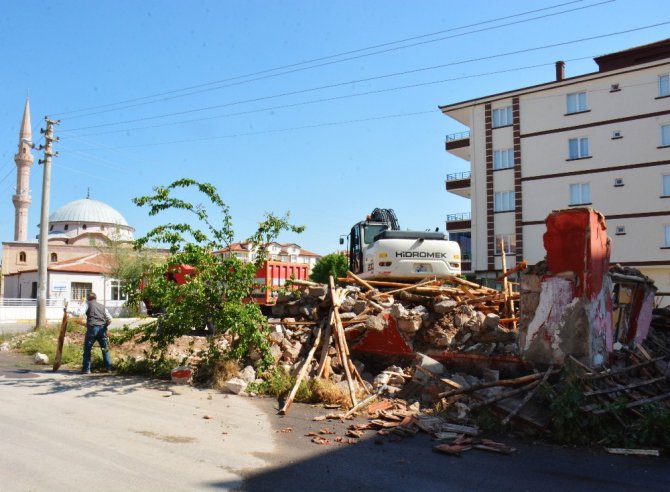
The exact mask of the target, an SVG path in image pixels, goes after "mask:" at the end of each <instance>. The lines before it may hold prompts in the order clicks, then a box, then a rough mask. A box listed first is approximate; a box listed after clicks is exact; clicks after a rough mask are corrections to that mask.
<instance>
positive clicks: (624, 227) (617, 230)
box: [616, 226, 626, 236]
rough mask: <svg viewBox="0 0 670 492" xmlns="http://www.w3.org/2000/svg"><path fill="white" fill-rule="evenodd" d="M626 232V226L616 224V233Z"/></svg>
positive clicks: (620, 234) (623, 233) (619, 234)
mask: <svg viewBox="0 0 670 492" xmlns="http://www.w3.org/2000/svg"><path fill="white" fill-rule="evenodd" d="M625 234H626V226H616V235H617V236H623V235H625Z"/></svg>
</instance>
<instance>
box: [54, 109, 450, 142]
mask: <svg viewBox="0 0 670 492" xmlns="http://www.w3.org/2000/svg"><path fill="white" fill-rule="evenodd" d="M436 113H437V111H436V110H435V109H431V110H429V111H415V112H412V113H398V114H390V115H383V116H372V117H369V118H360V119H352V120H344V121H331V122H327V123H317V124H314V125H303V126H294V127H289V128H278V129H275V130H263V131H258V132H245V133H233V134H229V135H218V136H215V137H200V138H191V139H183V140H170V141H165V142H153V143H147V144H137V145H122V146H118V147H108V149H107V150H116V149H133V148H139V147H156V146H159V145H171V144H178V143H192V142H202V141H206V140H221V139H225V138H238V137H248V136H253V135H267V134H272V133H284V132H290V131H296V130H307V129H312V128H321V127H326V126H339V125H348V124H351V123H365V122H367V121H378V120H386V119H392V118H404V117H408V116H418V115H425V114H436ZM93 150H100V149H99V148H95V147H94V148H90V149H79V151H93ZM62 153H65V152H62Z"/></svg>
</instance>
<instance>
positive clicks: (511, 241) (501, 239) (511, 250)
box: [494, 234, 516, 255]
mask: <svg viewBox="0 0 670 492" xmlns="http://www.w3.org/2000/svg"><path fill="white" fill-rule="evenodd" d="M502 245H504V246H505V248H504V249H505V254H506V255H513V254H516V235H514V234H498V235H496V244H495V248H494V254H496V255H500V254H502V253H501V252H502V251H503V248H501V246H502Z"/></svg>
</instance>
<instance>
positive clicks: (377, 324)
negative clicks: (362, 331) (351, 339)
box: [365, 315, 386, 331]
mask: <svg viewBox="0 0 670 492" xmlns="http://www.w3.org/2000/svg"><path fill="white" fill-rule="evenodd" d="M365 328H367V329H368V330H375V331H384V329H385V328H386V318H384V316H382V315H378V316H368V319H366V320H365Z"/></svg>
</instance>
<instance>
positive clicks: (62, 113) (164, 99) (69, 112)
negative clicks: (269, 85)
mask: <svg viewBox="0 0 670 492" xmlns="http://www.w3.org/2000/svg"><path fill="white" fill-rule="evenodd" d="M581 1H583V0H576V1H571V2H566V3H563V4H558V5H554V6H552V7H546V8H543V9H536V10H531V11H527V12H523V13H520V14H515V15H511V16H506V17H501V18H498V19H493V20H489V21H483V22H479V23H475V24H470V25H468V26H464V27H457V28H452V29H447V30H444V31H438V32H436V33H431V34H424V35H420V36H415V37H413V38H407V40H413V39H419V38H423V37H428V36H434V35H436V34H440V33H445V32H451V31H455V30H459V29H465V28H467V27H472V26H477V25H482V24H487V23H491V22H496V21H499V20H505V19H509V18H513V17H519V16H523V15H528V14H529V13H535V12H540V11H543V10H549V9H552V8H557V7H560V6H565V5H569V4H573V3H578V2H581ZM614 1H616V0H603V1H601V2H598V3H595V4H591V5H586V6H583V7H577V8H573V9H568V10H564V11H561V12H553V13H550V14H544V15H541V16H537V17H532V18H530V19H523V20H519V21H515V22H510V23H507V24H501V25H498V26H491V27H487V28H482V29H477V30H474V31H469V32H466V33H460V34H455V35H451V36H445V37H441V38H437V39H433V40H427V41H421V42H417V43H413V44H409V45H404V46H398V47H394V48H388V49H384V50H381V51H375V52H372V53H366V54H362V55H357V56H353V57H349V58H343V59H341V60H334V61H330V62H325V63H320V64H317V65H312V66H309V67H302V68H296V69H293V70H288V71H284V72H280V73H276V74H270V75H263V74H267V73H268V72H275V71H278V70H283V69H285V68H292V67H296V66H300V65H304V64H308V63H313V62H315V61H320V60H326V59H330V58H335V57H339V56H344V55H346V54H350V53H356V52H360V51H366V50H369V49H374V48H376V47H380V46H388V45H391V44H397V43H401V42H405V41H407V40H400V41H393V42H390V43H384V44H381V45H377V46H373V47H368V48H361V49H357V50H352V51H350V52H345V53H340V54H337V55H330V56H326V57H321V58H316V59H313V60H308V61H304V62H298V63H294V64H291V65H286V66H283V67H277V68H273V69H268V70H263V71H260V72H255V73H251V74H246V75H239V76H236V77H231V78H228V79H223V80H218V81H215V82H208V83H205V84H199V85H195V86H191V87H187V88H184V89H176V90H172V91H167V92H163V93H158V94H154V95H150V96H144V97H139V98H134V99H129V100H125V101H120V102H116V103H110V104H105V105H100V106H93V107H89V108H84V109H79V110H72V111H67V112H61V113H55V114H54V115H67V114H73V113H80V112H84V111H89V110H94V109H98V108H109V107H110V106H118V105H120V104H126V103H130V102H136V101H143V100H146V99H152V98H154V97H161V96H169V95H171V94H176V93H179V92H184V91H191V90H192V89H199V90H196V91H191V92H186V93H185V94H180V95H172V96H170V97H164V98H162V99H156V100H152V101H146V102H138V103H136V104H130V105H126V106H121V107H113V108H111V109H104V110H101V111H95V112H91V113H86V114H83V115H78V116H71V117H68V118H67V119H76V118H84V117H87V116H94V115H98V114H103V113H108V112H112V111H120V110H123V109H129V108H133V107H137V106H143V105H146V104H154V103H158V102H165V101H168V100H171V99H177V98H181V97H186V96H190V95H195V94H201V93H203V92H209V91H213V90H219V89H223V88H227V87H233V86H236V85H241V84H246V83H249V82H255V81H258V80H264V79H268V78H272V77H278V76H281V75H287V74H291V73H296V72H300V71H304V70H311V69H313V68H319V67H323V66H327V65H332V64H336V63H342V62H345V61H350V60H355V59H359V58H364V57H368V56H373V55H378V54H383V53H388V52H391V51H397V50H401V49H406V48H411V47H415V46H419V45H424V44H429V43H435V42H438V41H444V40H446V39H452V38H456V37H461V36H466V35H468V34H476V33H480V32H484V31H489V30H493V29H500V28H502V27H509V26H512V25H516V24H521V23H526V22H531V21H534V20H539V19H543V18H547V17H553V16H556V15H561V14H565V13H570V12H575V11H578V10H584V9H587V8H592V7H596V6H600V5H604V4H607V3H612V2H614ZM259 75H262V76H259ZM247 77H255V78H252V79H248V80H243V81H238V82H234V83H231V84H226V85H218V84H224V83H226V82H231V81H234V80H239V79H241V78H247ZM212 85H215V87H209V86H212ZM202 87H208V88H207V89H201V88H202Z"/></svg>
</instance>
